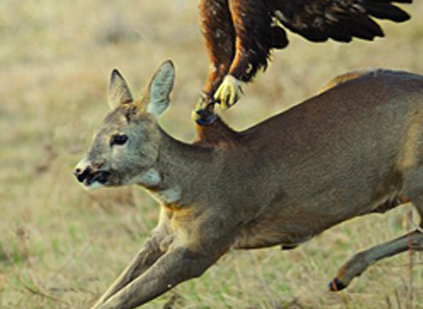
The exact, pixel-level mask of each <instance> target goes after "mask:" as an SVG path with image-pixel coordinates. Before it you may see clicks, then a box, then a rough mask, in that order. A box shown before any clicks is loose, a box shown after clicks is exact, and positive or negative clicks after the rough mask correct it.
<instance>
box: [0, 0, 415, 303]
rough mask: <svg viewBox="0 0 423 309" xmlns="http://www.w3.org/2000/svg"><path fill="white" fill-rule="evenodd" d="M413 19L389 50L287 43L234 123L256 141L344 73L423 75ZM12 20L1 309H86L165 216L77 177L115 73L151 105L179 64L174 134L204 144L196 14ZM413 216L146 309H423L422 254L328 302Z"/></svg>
mask: <svg viewBox="0 0 423 309" xmlns="http://www.w3.org/2000/svg"><path fill="white" fill-rule="evenodd" d="M407 9H408V11H409V12H410V13H411V14H412V15H413V17H414V18H413V19H412V20H411V21H410V22H407V23H405V24H403V25H392V24H389V23H383V26H384V29H385V30H386V34H387V38H386V39H380V40H377V41H375V42H373V43H367V42H360V41H356V42H353V43H351V44H348V45H346V44H337V43H327V44H312V43H308V42H306V41H304V40H302V39H300V38H298V37H297V36H295V35H290V39H291V44H290V46H289V48H287V49H286V50H284V51H281V52H277V53H275V54H274V60H273V62H272V64H271V66H270V68H269V69H268V70H267V72H266V73H265V74H262V75H259V76H258V78H257V79H256V81H255V83H253V84H251V85H249V86H248V87H246V89H245V96H244V97H243V98H242V101H241V103H240V104H239V105H237V106H236V107H235V108H233V109H232V110H230V111H228V112H226V113H225V115H224V117H225V118H226V119H227V121H228V122H229V123H230V124H231V125H233V126H234V127H236V128H239V129H242V128H245V127H248V126H250V125H252V124H253V123H256V122H257V121H260V120H262V119H264V118H267V117H269V116H270V115H272V114H275V113H277V112H279V111H281V110H283V109H284V108H287V107H289V106H292V105H293V104H295V103H297V102H300V101H301V100H303V99H304V98H307V97H309V96H310V95H312V94H313V93H316V92H317V91H318V89H319V88H320V87H322V86H323V85H324V84H325V83H326V82H327V81H328V80H329V79H331V78H332V77H334V76H335V75H337V74H340V73H343V72H345V71H348V70H356V69H360V68H367V67H385V68H394V69H403V70H409V71H413V72H416V73H423V58H422V56H421V46H423V30H422V29H423V20H422V19H421V18H420V16H421V15H422V14H423V5H422V3H417V1H416V4H413V5H411V6H409V7H407ZM0 11H1V12H2V14H1V15H0V40H1V46H2V48H1V50H0V69H1V74H0V97H1V98H2V102H1V104H0V132H2V134H1V135H0V145H1V147H0V171H1V172H0V183H1V186H0V308H2V309H3V308H4V309H12V308H22V309H41V308H43V309H44V308H56V309H61V308H64V309H67V308H86V307H88V306H89V304H91V303H92V302H93V301H94V300H95V299H96V298H97V297H98V296H99V295H100V293H101V292H102V291H104V290H105V288H106V287H107V286H108V285H109V284H110V283H111V281H112V280H113V279H114V278H115V277H116V276H117V274H118V273H119V272H120V271H121V270H122V268H123V267H124V266H125V265H126V263H127V262H128V261H129V260H130V259H131V258H132V256H133V255H134V254H135V253H136V252H137V250H138V248H139V247H140V245H141V244H142V243H143V241H144V239H145V238H146V236H147V235H148V231H149V230H150V229H151V228H152V227H154V225H155V223H156V219H157V215H158V207H157V205H156V203H155V202H154V201H153V200H152V199H151V198H150V197H149V196H148V195H147V194H146V193H145V192H143V191H142V190H140V189H138V188H123V189H114V190H100V191H98V192H86V191H84V190H82V188H81V187H80V186H79V185H78V184H77V183H76V181H75V180H74V179H73V176H72V175H71V171H72V168H73V166H74V165H75V164H76V162H77V161H78V160H79V159H80V157H81V156H82V154H83V153H84V151H85V150H86V149H87V147H88V146H89V143H90V136H91V134H92V132H93V130H94V128H95V126H96V125H97V124H98V123H99V121H100V119H101V118H102V117H103V116H104V115H105V113H106V112H107V111H108V106H107V104H106V102H105V92H106V91H105V90H106V87H107V82H108V78H109V74H110V71H111V69H112V68H114V67H117V68H119V69H121V70H122V72H123V73H124V75H125V76H126V77H127V79H128V80H129V81H130V84H131V85H132V88H133V90H134V91H135V92H137V93H139V92H140V91H141V90H142V88H143V87H144V85H145V84H146V82H147V81H148V80H149V78H150V76H151V74H152V72H153V71H154V69H155V68H156V67H157V66H158V64H159V63H160V62H161V61H163V60H164V59H167V58H171V59H173V60H174V62H175V63H176V65H177V82H176V85H175V91H174V94H173V103H172V106H171V108H170V110H169V111H168V112H167V113H166V115H165V116H164V119H163V121H162V123H163V125H164V127H165V128H166V129H167V130H168V131H169V132H171V133H172V135H174V136H177V137H178V138H181V139H183V140H192V138H193V137H194V130H193V124H192V123H191V118H190V113H191V110H192V108H193V107H194V105H195V102H196V100H197V98H198V95H199V92H200V90H201V87H202V83H203V81H204V79H205V76H206V70H207V59H206V56H205V50H204V47H203V42H202V39H201V37H200V34H199V30H198V25H197V12H196V4H195V3H194V1H188V0H174V1H167V0H156V1H129V0H128V1H110V0H108V1H101V3H100V2H98V1H97V2H94V1H89V0H75V1H72V2H70V1H54V0H37V1H29V0H21V1H13V0H5V1H2V2H1V3H0ZM408 212H409V209H408V208H407V207H405V208H399V209H397V210H395V211H392V212H390V213H389V214H388V215H387V216H384V217H381V216H369V217H366V218H360V219H357V220H351V221H350V222H347V223H345V224H342V225H340V226H337V227H335V228H333V229H331V230H330V231H327V232H325V233H323V234H322V235H321V236H319V237H317V238H316V239H314V240H312V241H311V242H309V243H307V244H305V245H304V246H302V247H300V248H298V249H296V250H294V251H292V252H281V251H280V250H278V249H277V248H271V249H266V250H257V251H245V252H244V251H243V252H241V251H239V252H230V253H229V254H228V255H227V256H225V257H224V258H223V259H222V260H221V261H220V262H219V263H218V264H217V265H215V266H214V267H213V268H211V269H210V270H209V271H208V272H207V273H206V274H205V275H204V276H202V277H201V278H200V279H197V280H192V281H189V282H187V283H184V284H183V285H181V286H179V287H177V288H176V289H175V290H174V292H170V293H168V294H166V295H165V296H163V297H161V298H159V299H157V300H155V301H153V302H151V303H149V304H148V305H146V306H145V307H146V308H163V306H164V305H165V304H166V302H168V301H169V300H170V299H174V300H175V305H174V307H175V308H201V309H206V308H213V309H216V308H217V309H219V308H242V309H253V308H254V309H275V308H287V309H303V308H307V309H311V308H313V309H317V308H330V309H336V308H348V309H354V308H388V309H390V308H395V309H397V308H398V309H400V308H421V307H422V306H423V275H422V273H423V255H422V254H417V253H416V254H414V255H413V256H410V255H409V254H403V255H401V256H397V257H394V258H391V259H387V260H385V261H383V262H381V263H379V264H377V265H375V266H373V267H371V268H370V269H369V270H368V271H367V272H366V273H365V274H364V275H363V276H361V277H360V278H359V279H356V280H355V281H354V282H353V284H352V286H351V287H350V288H349V289H347V290H346V291H345V292H341V293H338V294H333V293H329V292H326V291H325V287H326V283H327V282H328V280H330V279H331V278H332V277H333V276H334V275H335V274H336V271H337V269H338V267H340V266H341V265H342V264H343V263H344V262H345V261H346V260H347V259H348V258H349V257H350V256H351V255H353V254H354V252H356V251H358V250H361V249H364V248H366V247H368V246H371V245H374V244H377V243H381V242H383V241H386V240H389V239H392V238H393V237H396V236H398V235H400V234H402V233H404V232H405V231H406V230H407V219H406V218H407V213H408ZM411 261H412V264H410V263H411ZM177 295H179V296H177Z"/></svg>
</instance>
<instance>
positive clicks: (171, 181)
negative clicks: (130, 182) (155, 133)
mask: <svg viewBox="0 0 423 309" xmlns="http://www.w3.org/2000/svg"><path fill="white" fill-rule="evenodd" d="M212 156H213V149H212V148H211V147H202V146H198V145H190V144H185V143H183V142H180V141H178V140H176V139H174V138H172V137H171V136H169V135H168V134H167V133H166V132H164V131H162V130H161V141H160V145H159V152H158V157H157V161H156V163H155V164H154V166H153V167H151V168H150V169H149V170H148V171H147V172H145V173H144V174H142V175H141V176H140V178H139V180H138V184H139V185H141V186H143V187H144V188H146V189H147V190H148V191H149V192H150V193H151V194H152V195H153V197H155V198H156V199H157V200H158V201H159V202H160V203H162V204H164V205H167V206H175V207H182V206H183V205H185V204H187V203H189V201H190V200H191V198H192V197H191V194H192V192H195V191H196V189H195V188H196V187H197V186H199V183H200V181H199V179H203V178H204V177H203V176H202V175H205V174H207V173H208V171H209V170H211V169H212V168H213V167H212V163H211V162H212Z"/></svg>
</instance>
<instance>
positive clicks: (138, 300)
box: [98, 246, 227, 309]
mask: <svg viewBox="0 0 423 309" xmlns="http://www.w3.org/2000/svg"><path fill="white" fill-rule="evenodd" d="M226 251H227V249H226V248H225V250H222V249H221V250H219V251H216V252H198V251H197V250H192V249H191V248H189V247H186V246H178V247H174V248H172V249H169V251H168V252H167V253H166V254H165V255H163V256H162V257H161V258H159V260H158V261H157V262H156V263H155V264H154V265H153V266H152V267H151V268H150V269H148V270H147V271H146V272H145V273H144V274H142V275H141V276H139V277H138V278H136V279H134V280H133V281H132V282H131V283H129V284H128V285H126V286H125V287H124V288H123V289H121V290H120V291H119V292H117V293H116V294H114V295H113V296H112V297H110V298H109V299H108V300H107V301H106V302H105V303H104V304H103V305H102V306H99V307H98V308H99V309H131V308H135V307H137V306H140V305H142V304H144V303H146V302H148V301H149V300H151V299H153V298H155V297H157V296H159V295H161V294H163V293H164V292H166V291H168V290H170V289H171V288H173V287H174V286H176V285H177V284H179V283H181V282H183V281H186V280H188V279H190V278H194V277H199V276H200V275H202V274H203V273H204V272H205V271H206V270H207V269H208V268H209V267H210V266H211V265H213V264H214V263H215V262H216V261H217V260H218V259H219V257H220V256H221V255H222V254H223V253H224V252H226Z"/></svg>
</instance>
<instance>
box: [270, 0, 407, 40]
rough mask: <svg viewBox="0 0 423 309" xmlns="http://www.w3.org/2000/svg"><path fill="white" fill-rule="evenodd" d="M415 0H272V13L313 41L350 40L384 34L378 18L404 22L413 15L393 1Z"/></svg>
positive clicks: (405, 1) (293, 30) (405, 0)
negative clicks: (376, 20)
mask: <svg viewBox="0 0 423 309" xmlns="http://www.w3.org/2000/svg"><path fill="white" fill-rule="evenodd" d="M411 2H412V0H268V5H269V10H270V14H271V15H272V16H273V17H274V19H275V20H276V21H278V22H280V23H282V24H283V25H284V26H285V27H286V28H288V29H289V30H291V31H292V32H295V33H298V34H300V35H302V36H303V37H305V38H306V39H308V40H310V41H313V42H323V41H326V40H328V39H329V38H330V39H333V40H335V41H340V42H349V41H351V40H352V39H353V38H354V37H357V38H361V39H365V40H373V38H375V37H383V36H384V33H383V30H382V28H381V27H380V26H379V25H378V24H377V23H376V22H375V21H374V18H377V19H388V20H391V21H394V22H404V21H406V20H408V19H409V18H410V16H409V15H408V14H407V13H406V12H405V11H403V10H402V9H401V8H399V7H397V6H396V5H394V4H393V3H411Z"/></svg>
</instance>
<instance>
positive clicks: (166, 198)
mask: <svg viewBox="0 0 423 309" xmlns="http://www.w3.org/2000/svg"><path fill="white" fill-rule="evenodd" d="M152 195H153V196H154V197H155V198H156V199H157V200H158V201H159V202H161V203H163V204H165V205H167V204H174V203H177V202H179V201H180V199H181V196H182V190H181V189H180V188H179V187H175V188H170V189H165V190H160V191H155V192H152Z"/></svg>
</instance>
